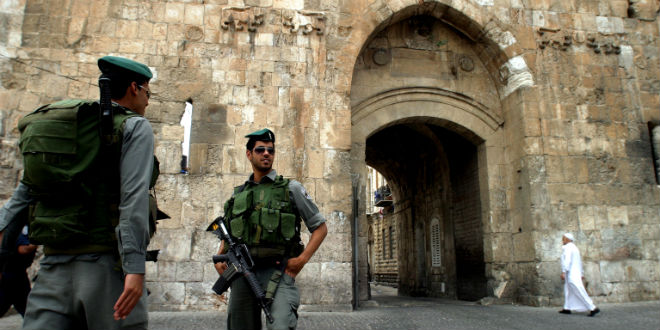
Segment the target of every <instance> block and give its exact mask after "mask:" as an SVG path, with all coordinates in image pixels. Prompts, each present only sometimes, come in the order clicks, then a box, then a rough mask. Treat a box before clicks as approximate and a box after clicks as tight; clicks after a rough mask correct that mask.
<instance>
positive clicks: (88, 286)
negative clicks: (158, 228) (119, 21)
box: [0, 56, 158, 330]
mask: <svg viewBox="0 0 660 330" xmlns="http://www.w3.org/2000/svg"><path fill="white" fill-rule="evenodd" d="M98 66H99V69H100V70H101V72H102V75H101V78H100V79H99V84H100V85H102V86H107V88H106V89H105V91H104V90H103V88H102V91H101V95H102V96H101V101H100V102H99V101H83V100H64V101H60V102H56V103H53V104H50V105H46V106H43V107H40V108H39V109H37V110H35V112H33V113H31V114H29V115H27V116H26V117H24V118H23V119H21V122H19V130H20V131H21V140H20V141H19V144H20V147H21V151H22V153H23V157H24V175H23V179H22V180H21V183H20V184H19V186H18V188H17V189H16V191H15V193H14V195H13V196H12V198H11V199H10V201H9V202H8V203H7V204H5V205H4V207H3V208H2V209H1V210H0V230H3V229H5V228H8V227H11V226H13V224H14V223H17V222H19V221H20V220H19V219H18V217H17V216H16V215H17V214H18V213H19V212H20V211H21V210H23V209H25V208H26V207H27V206H28V205H30V206H31V207H30V215H29V217H28V221H29V224H30V240H31V241H34V242H37V243H38V244H41V245H43V246H44V254H45V256H44V258H43V259H42V261H41V267H40V269H39V272H38V274H37V280H36V282H35V283H34V287H33V289H32V291H31V293H30V296H29V298H28V304H27V310H26V313H25V319H24V324H23V329H35V330H36V329H147V322H148V314H147V301H146V299H147V295H146V288H145V286H144V274H145V256H146V248H147V245H148V244H149V239H150V234H151V232H150V227H152V223H150V221H151V220H150V216H151V214H150V213H151V211H152V205H150V195H149V190H150V188H153V185H154V184H155V179H156V177H157V173H158V171H157V161H155V157H154V156H153V153H154V136H153V132H152V128H151V125H150V123H149V121H148V120H147V119H146V118H144V113H145V110H146V107H147V106H148V105H149V97H150V96H151V92H150V88H149V80H150V79H151V78H152V77H153V75H152V73H151V70H150V69H149V67H147V66H146V65H144V64H141V63H138V62H135V61H132V60H129V59H126V58H121V57H114V56H105V57H102V58H100V59H99V60H98ZM104 95H106V96H104ZM104 97H106V98H105V99H104ZM104 100H106V101H104ZM104 102H105V103H104ZM99 104H101V105H99ZM104 104H105V105H104ZM106 110H107V111H106ZM104 120H105V121H104ZM104 123H105V124H108V125H109V126H107V127H103V125H104ZM33 141H40V143H41V144H42V146H38V145H36V144H35V143H33ZM44 149H45V150H44ZM33 154H35V155H38V156H40V157H42V158H43V159H49V161H50V162H43V161H41V160H40V159H36V158H32V155H33ZM48 155H51V156H48ZM55 167H57V168H56V169H55ZM60 175H62V176H67V175H68V179H61V178H60V177H59V176H60ZM60 179H61V180H60ZM58 180H59V181H58Z"/></svg>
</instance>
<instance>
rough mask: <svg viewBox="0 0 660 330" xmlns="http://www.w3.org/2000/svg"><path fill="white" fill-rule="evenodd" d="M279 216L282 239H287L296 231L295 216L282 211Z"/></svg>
mask: <svg viewBox="0 0 660 330" xmlns="http://www.w3.org/2000/svg"><path fill="white" fill-rule="evenodd" d="M280 216H281V217H282V220H281V227H280V230H281V231H282V236H284V239H285V240H287V241H288V240H290V239H291V237H293V235H295V233H296V216H295V215H294V214H291V213H284V212H282V213H281V214H280Z"/></svg>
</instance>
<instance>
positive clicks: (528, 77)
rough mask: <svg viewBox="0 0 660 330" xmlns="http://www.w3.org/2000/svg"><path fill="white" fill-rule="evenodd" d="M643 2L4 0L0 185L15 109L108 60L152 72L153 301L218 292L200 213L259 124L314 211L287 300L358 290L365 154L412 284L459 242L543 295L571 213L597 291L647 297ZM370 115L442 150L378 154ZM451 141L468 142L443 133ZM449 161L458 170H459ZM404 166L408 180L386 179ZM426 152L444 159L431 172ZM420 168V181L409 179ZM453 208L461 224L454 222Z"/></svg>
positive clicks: (237, 171)
mask: <svg viewBox="0 0 660 330" xmlns="http://www.w3.org/2000/svg"><path fill="white" fill-rule="evenodd" d="M658 6H659V5H658V3H657V1H651V0H635V1H627V0H616V1H606V0H589V1H550V2H549V1H541V0H531V1H519V0H497V1H473V0H454V1H449V0H440V1H423V2H420V1H417V0H376V1H366V0H351V1H344V0H332V1H303V0H211V1H150V2H142V1H110V0H95V1H86V0H49V1H43V0H11V1H3V2H2V4H1V5H0V27H1V28H0V142H1V143H0V145H1V152H0V201H6V200H7V199H8V198H9V196H10V195H11V193H12V191H13V189H14V187H15V186H16V184H17V183H18V180H19V179H20V177H21V168H22V161H21V156H20V153H19V150H18V148H17V141H18V138H19V133H18V131H17V129H16V124H17V122H18V120H19V119H20V118H21V117H22V116H24V115H25V114H27V113H29V112H30V111H32V110H33V109H35V108H36V107H38V106H39V105H41V104H45V103H49V102H52V101H56V100H59V99H62V98H92V99H93V98H98V87H97V85H96V84H97V83H96V82H97V79H98V74H99V72H98V68H97V66H96V60H97V59H98V58H99V57H101V56H104V55H118V56H125V57H129V58H133V59H136V60H138V61H141V62H144V63H146V64H147V65H149V66H150V68H151V69H152V70H153V71H154V73H155V78H154V79H153V80H152V82H151V84H150V85H151V90H152V91H153V93H154V95H153V96H152V98H151V100H150V106H149V107H148V109H147V114H146V116H147V118H148V119H149V120H150V121H151V123H152V126H153V129H154V133H155V136H156V148H155V152H156V155H157V156H158V157H159V159H160V161H161V173H162V174H161V177H160V179H159V182H158V185H157V195H158V199H159V202H160V205H161V206H162V208H163V209H164V210H165V212H167V213H168V214H169V215H171V216H172V219H169V220H163V221H161V224H160V227H159V230H158V233H157V234H156V236H155V237H154V238H153V240H152V242H151V247H150V248H159V249H161V251H162V253H161V256H160V261H159V262H158V263H157V264H149V265H148V270H147V281H148V282H147V286H148V287H149V289H150V290H151V292H152V295H151V296H150V308H152V309H161V310H163V309H164V310H185V309H222V308H226V305H225V302H224V301H223V299H222V298H221V297H216V296H213V295H212V294H211V292H210V287H211V284H212V283H213V281H215V279H216V273H215V271H214V269H213V267H212V265H211V264H210V256H211V254H213V253H215V252H216V251H217V245H218V242H217V239H216V238H215V237H213V236H212V235H210V234H208V233H206V232H204V229H205V228H206V225H207V224H208V223H209V222H210V221H211V220H212V219H214V218H215V217H216V216H219V215H221V214H222V213H223V210H222V205H223V203H224V200H226V199H227V198H228V197H229V196H230V195H231V192H232V188H233V187H234V186H236V185H239V184H241V183H242V182H243V181H244V180H245V178H246V176H247V175H248V174H249V172H250V167H249V164H248V162H247V161H246V159H245V151H244V148H245V147H244V145H245V144H244V143H245V139H244V138H243V136H244V135H245V134H247V133H249V132H251V131H253V130H255V129H257V128H261V127H264V126H267V127H270V128H271V129H273V130H274V131H275V132H276V134H277V137H278V141H277V150H278V157H277V160H276V162H275V168H276V169H277V170H278V173H280V174H284V175H285V176H288V177H292V178H294V179H297V180H299V181H300V182H302V183H303V184H304V186H305V187H306V188H307V190H308V192H309V193H310V195H311V196H312V197H313V198H314V199H315V201H316V202H317V204H318V205H319V208H320V210H321V212H322V213H323V215H324V216H325V217H326V219H327V220H328V228H329V235H328V238H327V239H326V242H325V243H324V244H323V245H322V246H321V248H320V250H319V251H318V252H317V254H316V255H315V257H314V258H313V259H312V260H311V261H310V263H309V264H308V265H307V266H306V267H305V269H304V270H303V272H302V273H301V274H300V275H299V279H298V283H299V284H300V288H301V294H302V303H303V304H305V305H315V306H317V307H318V306H321V307H318V308H319V309H324V308H325V309H326V310H332V309H337V308H344V309H345V308H347V306H350V304H351V301H352V299H353V298H354V297H353V296H352V283H353V281H358V282H359V285H360V291H359V297H358V298H359V299H366V298H367V297H368V293H367V291H366V283H367V278H366V276H367V272H366V269H367V266H366V265H367V252H366V251H367V246H368V229H369V227H368V221H367V220H366V215H365V211H364V210H365V201H363V200H360V201H359V212H358V214H357V217H356V215H355V214H353V207H352V206H353V205H352V199H353V196H352V187H353V186H357V188H358V191H359V194H358V195H359V196H365V195H366V192H365V191H364V189H365V185H366V183H365V182H366V169H365V165H366V164H367V162H371V161H373V160H374V159H375V160H377V161H378V162H381V163H382V164H383V166H384V167H387V168H389V170H390V173H391V174H390V175H391V177H388V180H393V179H395V178H396V179H398V180H396V181H397V182H398V187H394V188H395V189H393V190H396V191H399V192H400V193H399V195H396V196H395V197H397V196H398V197H399V198H400V200H398V201H396V203H398V204H397V205H398V206H399V207H401V210H408V211H406V212H402V216H401V218H400V219H399V221H400V223H399V224H398V226H402V225H405V224H407V226H408V227H405V228H404V227H397V228H400V229H401V233H402V234H401V235H400V236H397V237H398V238H399V240H397V242H396V249H397V251H396V253H398V255H403V253H406V252H409V251H418V252H420V254H418V255H420V256H424V257H423V258H422V257H420V258H418V259H415V258H410V259H409V260H406V262H408V263H409V265H408V266H407V267H409V268H408V269H409V270H410V273H409V274H408V275H409V276H408V277H406V281H407V282H406V283H407V284H406V285H408V286H409V287H410V289H411V290H413V291H414V290H417V289H420V288H421V287H423V288H424V290H417V291H416V292H425V294H429V295H439V294H438V292H439V291H438V290H440V288H441V287H440V283H441V282H443V281H445V282H447V286H446V289H447V290H449V291H447V292H455V291H452V290H453V289H451V288H457V287H458V286H460V283H457V282H456V281H457V280H456V272H460V271H464V269H463V268H461V267H463V266H465V264H460V262H461V261H460V260H462V259H460V258H459V260H457V257H456V256H465V257H466V258H475V260H479V262H480V263H481V265H482V266H483V270H482V271H481V273H480V274H482V275H483V278H481V279H476V278H479V277H475V279H474V281H481V282H479V283H481V284H483V285H484V286H485V287H486V288H487V289H486V290H487V292H486V294H487V295H490V296H494V297H496V298H498V299H501V300H505V301H507V300H508V301H513V300H515V301H519V302H523V303H527V304H531V305H548V304H553V305H554V304H560V303H561V302H562V300H563V297H562V291H561V282H560V281H559V276H558V272H559V268H558V267H559V266H558V258H559V253H560V251H561V246H560V244H561V243H560V237H561V234H562V233H563V232H566V231H571V232H573V233H574V234H575V235H576V237H577V238H578V240H577V244H578V247H579V248H580V250H581V252H582V255H583V259H584V261H585V272H586V274H585V275H586V276H585V277H586V278H587V281H588V283H589V284H588V289H589V290H590V293H591V294H592V295H593V296H594V299H595V301H596V302H608V301H611V302H618V301H631V300H645V299H658V298H660V289H659V288H660V286H659V285H658V284H659V283H660V273H658V272H657V269H658V267H660V260H659V259H658V247H659V246H660V229H658V228H660V227H659V226H660V211H659V210H660V189H659V188H658V181H657V180H658V178H657V177H656V175H655V171H656V170H657V169H655V168H654V165H653V161H654V159H658V158H659V157H658V156H657V155H658V153H659V152H660V150H657V148H656V149H654V148H653V147H652V141H653V139H652V137H654V136H655V135H653V134H652V133H651V130H652V129H653V128H654V127H657V126H658V125H659V124H660V113H659V112H658V109H659V108H660V59H659V55H660V51H659V49H660V44H659V41H658V40H660V38H659V37H660V32H659V30H660V20H658ZM189 97H190V98H192V99H193V100H194V106H195V111H194V116H193V133H192V143H191V148H190V150H191V155H190V172H189V174H188V175H181V174H180V173H179V170H180V168H179V162H180V159H181V147H180V143H181V142H182V139H183V130H182V128H181V127H180V126H179V121H180V119H181V115H182V114H183V110H184V106H185V104H184V102H185V100H186V99H187V98H189ZM387 127H399V128H401V127H413V128H414V130H415V131H416V132H417V134H419V135H420V136H422V137H423V138H424V139H425V140H424V141H426V142H424V143H429V145H431V146H433V147H432V148H426V151H429V150H431V151H433V152H429V155H432V154H436V151H437V154H440V155H445V156H443V157H447V156H446V155H449V157H448V158H447V162H448V164H444V165H443V164H440V163H439V161H438V160H433V159H425V160H424V161H423V162H419V163H417V159H416V158H415V157H408V158H402V159H400V160H398V161H397V162H394V161H389V162H388V160H387V153H386V151H387V150H386V149H385V151H383V152H380V153H377V154H376V155H375V156H374V157H367V156H366V154H367V153H368V152H372V151H373V150H379V149H378V148H375V147H374V146H375V144H374V143H373V140H372V141H371V142H369V141H368V138H369V137H371V136H373V135H374V134H376V133H378V132H380V131H383V130H384V129H386V128H387ZM395 131H397V132H401V130H395ZM392 139H399V140H402V141H403V140H404V139H401V138H400V137H392ZM456 141H461V143H466V145H468V144H469V145H470V146H471V147H470V148H466V149H461V150H444V151H443V150H441V149H442V148H448V149H451V148H452V146H454V145H457V144H456V143H455V142H456ZM459 145H460V144H459ZM398 148H399V150H403V149H406V148H407V146H399V147H398ZM434 148H435V149H434ZM381 151H382V150H381ZM654 152H655V153H656V154H655V156H654ZM420 155H421V154H417V155H415V156H420ZM452 155H453V156H457V155H458V156H460V157H453V158H452ZM372 156H373V155H372ZM429 157H430V156H429ZM452 162H453V163H452ZM415 164H423V165H424V166H425V167H422V168H415V166H413V165H415ZM463 165H465V166H463ZM433 166H435V167H433ZM463 167H466V168H469V169H470V170H469V171H467V170H466V171H464V172H461V173H460V174H457V173H458V172H459V170H457V169H461V168H463ZM411 168H414V169H415V173H416V175H417V176H416V177H406V176H405V175H406V174H407V173H408V172H406V171H404V169H411ZM433 168H435V169H441V171H440V172H441V173H442V174H441V175H440V174H438V173H436V174H437V175H431V174H430V173H429V172H433V171H432V169H433ZM427 180H430V181H427ZM443 180H444V181H443ZM452 180H453V181H452ZM421 182H424V184H425V185H424V186H423V187H422V188H421V189H422V190H419V191H424V192H425V193H426V194H425V196H416V195H415V194H416V193H417V192H418V190H417V189H418V185H417V184H418V183H421ZM435 187H443V189H445V190H444V191H442V192H438V191H436V190H434V189H435ZM461 193H464V194H465V196H471V197H470V198H468V199H463V198H459V197H458V196H463V195H461ZM429 196H444V197H438V198H437V199H435V200H431V199H430V198H429ZM443 203H444V204H443ZM455 206H456V207H457V208H456V209H453V207H455ZM459 209H460V210H461V211H460V212H459ZM411 211H412V212H411ZM416 211H418V213H416ZM434 212H435V213H434ZM404 214H405V215H404ZM438 214H439V215H438ZM422 215H423V216H422ZM434 215H436V217H437V218H440V219H441V220H442V221H443V228H444V229H443V230H444V231H443V234H444V235H445V236H446V238H445V240H444V241H443V242H444V243H445V245H444V247H445V248H444V250H443V253H444V254H443V256H446V257H443V259H442V260H443V263H444V264H443V268H438V267H430V259H429V258H430V255H431V253H430V250H429V249H430V238H429V237H428V236H427V234H428V230H427V228H428V227H425V226H428V223H426V222H428V221H430V220H431V218H432V216H434ZM356 218H357V219H358V222H359V232H358V233H357V234H358V235H359V242H360V243H359V244H358V252H359V257H358V260H357V263H358V267H359V275H358V278H353V262H354V261H356V260H353V257H352V253H351V249H352V237H353V236H352V235H354V233H353V229H352V224H353V222H354V219H356ZM461 224H462V225H463V227H462V228H466V227H469V226H466V225H465V224H474V226H473V227H470V228H471V229H470V230H468V231H462V232H460V231H456V230H455V229H456V228H459V227H461ZM471 226H472V225H471ZM425 228H426V229H425ZM459 229H460V228H459ZM397 233H399V232H397ZM460 233H463V234H462V235H461V234H460ZM466 233H467V234H466ZM303 237H305V239H308V237H309V234H308V233H307V232H306V231H305V232H304V233H303ZM473 237H478V239H476V241H475V242H473V241H470V238H473ZM456 247H460V249H459V250H460V251H457V250H455V248H456ZM406 249H408V250H406ZM466 251H467V252H466ZM406 255H407V254H406ZM470 260H472V259H470ZM457 265H458V266H459V267H458V268H459V269H457ZM461 265H462V266H461ZM470 265H471V264H470ZM471 274H472V273H471ZM474 274H476V273H474ZM443 283H444V282H443ZM450 289H451V290H450ZM447 294H448V293H447ZM317 307H315V308H317Z"/></svg>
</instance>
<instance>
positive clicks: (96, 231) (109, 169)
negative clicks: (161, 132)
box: [18, 100, 138, 252]
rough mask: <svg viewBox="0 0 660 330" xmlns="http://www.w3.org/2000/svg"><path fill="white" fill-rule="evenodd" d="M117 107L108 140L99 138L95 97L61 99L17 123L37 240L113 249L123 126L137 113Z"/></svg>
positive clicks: (55, 244) (53, 244) (33, 235)
mask: <svg viewBox="0 0 660 330" xmlns="http://www.w3.org/2000/svg"><path fill="white" fill-rule="evenodd" d="M113 108H114V109H113V110H114V117H113V130H114V131H113V134H112V141H110V143H107V144H106V143H103V142H102V140H101V138H100V133H99V113H100V109H99V104H98V102H96V101H85V100H63V101H60V102H57V103H53V104H49V105H45V106H43V107H40V108H39V109H37V110H35V111H34V112H32V113H30V114H28V115H27V116H25V117H24V118H22V119H21V120H20V121H19V123H18V129H19V131H20V132H21V137H20V140H19V146H20V150H21V153H22V154H23V165H24V173H23V179H22V182H23V183H24V184H25V185H27V186H28V187H29V189H30V195H31V196H32V197H33V198H34V199H35V201H36V203H34V204H33V205H31V209H30V241H31V242H32V243H33V244H43V245H46V246H49V247H54V248H70V247H71V245H72V244H74V245H76V246H91V248H89V250H90V251H93V252H96V251H99V250H105V249H99V248H98V247H99V246H105V247H107V248H108V249H110V248H113V249H114V248H115V246H116V238H115V233H114V227H115V226H116V225H117V223H118V221H119V211H118V205H119V171H118V168H119V159H120V155H121V138H122V127H123V123H124V121H125V120H126V119H128V118H130V117H134V116H138V114H135V113H132V112H130V111H128V110H126V109H125V108H123V107H119V106H113Z"/></svg>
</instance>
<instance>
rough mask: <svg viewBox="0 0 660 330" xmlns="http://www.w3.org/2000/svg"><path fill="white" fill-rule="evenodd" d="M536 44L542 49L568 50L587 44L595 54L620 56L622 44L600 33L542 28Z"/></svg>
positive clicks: (617, 39)
mask: <svg viewBox="0 0 660 330" xmlns="http://www.w3.org/2000/svg"><path fill="white" fill-rule="evenodd" d="M537 32H538V35H539V37H538V38H537V40H536V42H537V44H538V45H539V48H540V49H546V48H548V47H552V48H554V49H559V50H563V51H565V50H567V49H568V48H569V47H571V46H572V45H574V44H577V45H579V44H585V45H586V46H587V47H589V48H591V49H593V51H594V53H596V54H600V53H604V54H608V55H609V54H620V53H621V42H620V40H619V38H618V37H616V36H603V35H601V34H598V33H585V32H584V31H572V32H571V31H564V32H561V30H560V29H547V28H540V29H539V30H538V31H537Z"/></svg>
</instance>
